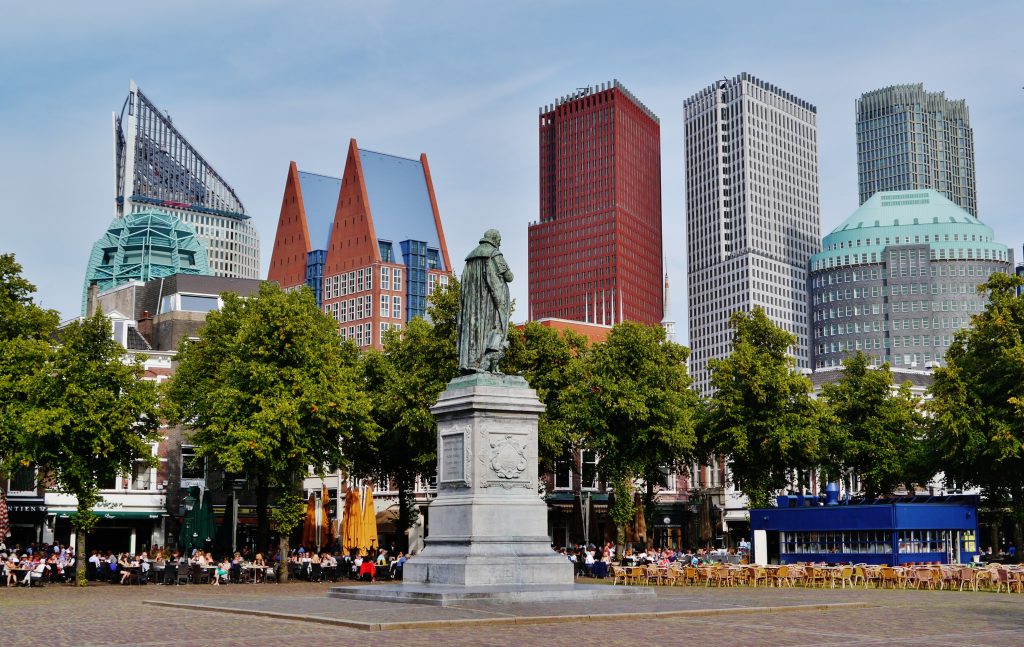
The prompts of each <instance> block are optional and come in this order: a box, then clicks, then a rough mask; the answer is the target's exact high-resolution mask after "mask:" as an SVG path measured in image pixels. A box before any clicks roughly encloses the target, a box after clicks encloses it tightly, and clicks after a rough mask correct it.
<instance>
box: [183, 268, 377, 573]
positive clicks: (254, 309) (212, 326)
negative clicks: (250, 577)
mask: <svg viewBox="0 0 1024 647" xmlns="http://www.w3.org/2000/svg"><path fill="white" fill-rule="evenodd" d="M222 298H223V301H224V307H223V308H222V309H221V310H220V311H219V312H211V313H210V314H209V315H207V318H206V325H205V326H204V327H203V328H202V329H201V330H200V332H199V338H198V339H197V340H194V341H190V340H185V341H184V342H183V343H182V345H181V349H180V350H179V352H178V362H179V365H178V369H177V371H176V372H175V375H174V378H173V379H172V380H171V381H170V382H169V383H168V385H167V387H166V389H167V390H166V393H167V406H166V409H167V414H168V418H169V420H170V421H171V422H172V423H175V424H182V425H184V426H186V427H187V428H189V429H192V430H193V432H192V434H191V441H192V442H193V443H194V444H195V446H196V455H197V456H200V457H201V456H208V457H211V458H213V459H214V460H215V461H216V462H217V463H218V464H219V465H221V466H223V467H224V469H225V470H227V471H229V472H237V473H242V472H244V473H245V474H246V475H247V476H248V478H250V479H252V480H253V481H254V484H255V490H256V501H257V522H258V526H259V527H258V532H259V539H260V543H261V545H264V546H265V545H266V544H267V538H268V533H269V518H268V503H269V496H270V491H271V489H272V488H281V489H282V490H283V495H285V496H286V497H287V496H288V495H292V494H295V493H296V491H297V490H298V489H299V488H300V486H301V482H302V478H303V476H304V475H305V474H306V470H307V467H308V466H312V467H314V468H315V469H317V470H318V471H319V473H320V474H321V475H323V474H324V471H325V468H326V467H333V466H340V465H342V464H343V457H344V456H345V455H347V454H349V453H350V452H352V451H353V450H354V449H355V447H356V446H359V445H362V444H365V443H368V442H372V440H373V435H374V434H373V425H372V423H371V421H370V416H369V411H370V401H369V399H368V398H367V397H366V395H365V393H364V392H363V390H362V385H361V382H360V371H359V366H358V354H357V352H356V350H355V348H354V346H352V345H351V344H343V343H342V342H341V340H340V337H339V335H338V328H337V324H336V323H335V322H334V321H333V320H332V319H331V318H329V317H327V316H326V315H325V314H324V313H323V312H321V311H320V309H319V308H318V307H317V305H316V300H315V299H314V298H313V294H312V293H311V292H310V291H309V290H305V289H304V290H298V291H291V292H285V291H283V290H281V288H280V287H278V286H277V284H275V283H270V282H267V283H263V284H262V285H261V286H260V290H259V293H258V294H256V295H253V296H250V297H249V298H242V297H240V296H238V295H235V294H224V295H223V297H222ZM279 534H280V549H281V555H282V556H285V555H287V554H288V533H287V532H281V533H279ZM282 575H283V576H284V577H287V575H286V574H282Z"/></svg>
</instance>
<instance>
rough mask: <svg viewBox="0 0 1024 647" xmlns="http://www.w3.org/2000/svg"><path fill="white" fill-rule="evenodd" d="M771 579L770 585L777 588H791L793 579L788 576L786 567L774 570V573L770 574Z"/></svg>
mask: <svg viewBox="0 0 1024 647" xmlns="http://www.w3.org/2000/svg"><path fill="white" fill-rule="evenodd" d="M771 579H772V584H774V585H775V586H777V587H779V588H782V587H783V586H789V587H790V588H792V587H793V578H791V577H790V575H789V567H788V566H780V567H778V568H777V569H775V572H774V573H772V576H771Z"/></svg>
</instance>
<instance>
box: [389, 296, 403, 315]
mask: <svg viewBox="0 0 1024 647" xmlns="http://www.w3.org/2000/svg"><path fill="white" fill-rule="evenodd" d="M391 318H392V319H401V318H402V297H400V296H398V295H397V294H396V295H395V296H394V297H392V298H391Z"/></svg>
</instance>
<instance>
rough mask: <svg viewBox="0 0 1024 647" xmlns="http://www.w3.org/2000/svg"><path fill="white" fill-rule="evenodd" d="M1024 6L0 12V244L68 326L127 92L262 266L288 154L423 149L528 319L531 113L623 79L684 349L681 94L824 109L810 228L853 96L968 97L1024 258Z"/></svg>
mask: <svg viewBox="0 0 1024 647" xmlns="http://www.w3.org/2000/svg"><path fill="white" fill-rule="evenodd" d="M1022 24H1024V3H1021V2H1019V1H1016V2H997V1H992V2H984V1H977V0H976V1H974V2H963V1H960V2H920V1H902V2H901V1H898V0H889V1H887V2H874V1H862V2H840V1H827V0H818V1H806V2H795V1H785V0H775V1H773V2H739V1H734V2H729V3H711V2H664V3H662V2H640V1H638V2H629V3H623V2H598V1H594V2H564V1H558V0H545V1H543V2H532V1H519V2H503V3H498V2H450V1H445V0H433V1H431V2H413V1H409V2H389V1H380V0H375V1H374V2H347V1H339V0H334V1H328V2H295V1H294V0H293V1H292V2H276V1H272V0H245V1H242V2H235V1H232V0H227V1H224V0H222V1H221V2H216V3H211V2H194V1H191V0H176V1H175V2H173V3H160V4H158V5H153V6H152V8H150V7H147V3H139V2H131V3H127V2H124V3H122V2H116V1H107V2H102V3H82V2H51V3H39V2H37V3H17V4H15V5H12V6H9V7H6V8H5V10H4V19H3V21H2V22H0V195H2V196H3V202H2V206H0V226H2V227H0V232H2V234H0V253H8V252H14V253H15V254H16V258H17V260H18V262H20V263H21V264H22V265H23V267H24V274H25V276H26V277H27V278H28V279H29V280H30V281H32V282H33V283H35V285H36V286H37V288H38V293H37V299H38V301H40V302H41V303H42V304H43V305H44V306H46V307H49V308H54V309H57V310H59V311H60V312H61V313H62V315H63V317H72V316H76V315H77V314H78V310H79V308H80V304H81V290H82V280H83V277H84V272H85V267H86V261H87V260H88V255H89V251H90V249H91V246H92V243H93V242H94V241H95V240H96V239H98V238H99V237H100V236H101V235H102V234H103V232H104V231H105V230H106V227H107V225H108V224H109V223H110V220H111V219H112V218H113V214H114V180H113V137H112V133H111V114H112V113H113V112H119V111H120V109H121V105H122V104H123V102H124V100H125V97H126V96H127V93H128V83H129V80H130V79H135V80H136V82H137V83H138V84H139V87H140V88H141V89H142V91H143V92H144V93H145V94H146V96H147V97H149V98H150V99H151V100H152V101H154V102H155V103H156V104H157V105H158V106H159V107H160V108H161V109H163V110H165V111H167V112H168V113H170V114H171V116H172V118H173V119H174V124H175V126H176V127H177V128H178V129H179V130H180V131H181V132H182V133H184V135H185V136H186V137H187V138H188V139H189V141H190V142H191V143H192V144H193V145H194V146H195V147H196V148H197V149H198V150H199V151H200V152H201V154H202V155H203V156H204V157H205V158H206V159H207V160H208V161H209V162H210V163H211V164H212V165H213V166H214V168H216V169H217V171H218V172H219V173H220V174H221V176H222V177H224V178H225V179H226V180H227V181H228V183H229V184H231V185H232V186H233V187H234V189H235V191H236V193H237V194H238V196H239V197H240V198H241V200H242V202H243V203H244V204H245V207H246V210H247V211H248V212H249V213H250V214H251V215H252V217H253V221H254V223H255V225H256V227H257V228H258V230H259V232H260V236H261V238H262V266H263V269H264V273H265V271H266V268H267V267H268V266H269V263H270V255H271V251H272V245H273V238H274V231H275V228H276V225H277V218H278V215H279V210H280V204H281V196H282V194H283V191H284V185H285V177H286V173H287V170H288V164H289V162H290V161H292V160H294V161H295V162H296V163H297V164H298V166H299V168H300V169H302V170H306V171H311V172H316V173H322V174H326V175H335V176H340V175H341V172H342V170H343V166H344V161H345V153H346V147H347V144H348V140H349V138H352V137H354V138H356V139H357V140H358V142H359V145H360V146H361V147H363V148H368V149H371V150H376V151H381V152H386V153H389V154H393V155H399V156H402V157H410V158H416V157H418V156H419V154H420V153H426V154H427V157H428V159H429V161H430V169H431V175H432V178H433V182H434V188H435V191H436V195H437V200H438V205H439V209H440V213H441V219H442V223H443V225H444V229H445V236H446V238H447V243H448V248H449V251H450V254H451V257H452V259H453V262H456V263H457V266H456V268H455V269H456V271H461V261H456V259H461V258H462V256H464V253H465V252H468V251H469V250H470V249H471V248H472V247H473V246H474V245H475V244H476V241H477V239H478V238H479V236H480V235H481V233H482V232H483V231H484V230H485V229H488V228H491V227H495V228H498V229H500V230H501V231H502V235H503V240H502V248H503V250H504V253H505V257H506V259H507V260H508V261H509V262H510V264H511V265H512V268H513V270H514V271H515V272H517V279H516V280H515V281H514V283H513V284H512V286H511V287H512V288H513V289H512V296H513V297H514V298H515V299H516V302H517V306H518V311H517V313H515V314H514V315H513V319H515V320H522V319H524V318H525V316H526V315H525V313H526V303H527V281H526V275H527V271H526V269H527V247H526V241H527V226H528V224H529V223H531V222H533V221H535V220H537V218H538V203H539V198H538V170H537V169H538V134H537V115H538V109H539V108H540V106H543V105H546V104H549V103H553V102H554V100H555V99H557V98H558V97H560V96H562V95H565V94H567V93H569V92H571V91H573V90H574V89H576V88H578V87H581V86H587V85H596V84H598V83H602V82H605V81H610V80H612V79H618V80H619V81H620V82H621V83H623V84H624V85H625V86H626V87H627V88H628V89H629V90H630V91H631V92H632V93H633V94H635V95H636V96H637V97H638V98H639V99H640V100H641V101H643V102H644V103H645V104H646V105H647V106H648V107H649V108H650V109H651V110H652V111H654V113H655V114H657V115H658V116H659V117H660V119H661V150H662V192H663V196H662V219H663V246H664V251H665V256H666V260H667V266H666V267H667V270H668V273H669V276H670V281H671V285H672V288H671V310H670V315H671V317H672V318H673V319H674V320H675V321H676V322H678V323H677V330H678V332H679V337H680V341H684V342H685V341H686V339H687V333H686V295H685V284H686V258H685V247H686V243H685V214H686V211H685V209H686V204H685V192H684V178H685V174H684V172H685V166H684V149H683V101H684V99H686V98H687V97H689V96H691V95H693V94H694V93H696V92H697V91H699V90H701V89H702V88H704V87H706V86H707V85H709V84H710V83H712V82H713V81H715V80H717V79H721V78H723V77H732V76H735V75H736V74H739V73H740V72H748V73H750V74H753V75H754V76H757V77H759V78H761V79H764V80H765V81H768V82H770V83H772V84H774V85H776V86H779V87H781V88H783V89H785V90H787V91H789V92H790V93H792V94H794V95H796V96H798V97H800V98H802V99H804V100H806V101H809V102H811V103H812V104H814V105H815V106H817V108H818V129H819V141H820V149H819V172H820V177H821V205H822V234H825V233H828V232H829V231H831V230H832V229H833V228H834V227H835V226H836V225H838V224H839V223H840V222H842V221H843V220H844V219H845V218H846V217H847V216H848V215H850V213H852V212H853V210H855V209H856V208H857V206H858V203H857V200H858V197H857V175H856V146H855V133H854V102H855V100H856V98H857V97H858V96H859V95H860V94H861V93H863V92H865V91H868V90H872V89H876V88H880V87H884V86H887V85H892V84H897V83H918V82H923V83H924V84H925V87H926V89H928V90H931V91H937V90H941V91H944V92H945V93H946V96H947V97H950V98H955V99H961V98H962V99H966V100H967V103H968V106H969V109H970V116H971V125H972V127H973V129H974V138H975V154H976V166H977V184H978V204H979V216H980V217H981V219H982V220H983V221H984V222H985V223H987V224H988V225H990V226H992V227H993V228H994V229H995V234H996V239H997V240H998V241H1000V242H1003V243H1005V244H1007V245H1012V247H1013V248H1014V253H1015V256H1016V258H1017V260H1018V261H1019V260H1021V244H1022V242H1024V218H1022V217H1021V216H1022V214H1021V206H1020V205H1021V203H1022V201H1021V200H1019V199H1016V198H1015V197H1014V196H1015V195H1016V194H1015V193H1014V191H1016V190H1017V188H1019V184H1020V182H1021V180H1022V179H1024V178H1022V169H1024V119H1022V118H1021V117H1022V114H1024V110H1022V109H1024V88H1022V86H1024V74H1022V73H1021V72H1020V69H1021V63H1022V62H1024V45H1022V43H1024V39H1022V38H1021V37H1020V30H1021V25H1022Z"/></svg>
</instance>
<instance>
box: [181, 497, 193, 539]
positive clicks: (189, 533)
mask: <svg viewBox="0 0 1024 647" xmlns="http://www.w3.org/2000/svg"><path fill="white" fill-rule="evenodd" d="M195 507H196V498H195V497H194V496H192V492H191V491H190V492H189V493H188V495H187V496H186V497H185V519H184V521H183V524H182V525H184V526H185V532H184V533H182V535H183V536H184V537H193V538H194V537H195V536H196V533H195V528H194V527H193V521H194V518H193V516H192V510H193V508H195ZM188 548H189V547H187V546H182V547H181V549H182V551H183V552H188Z"/></svg>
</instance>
